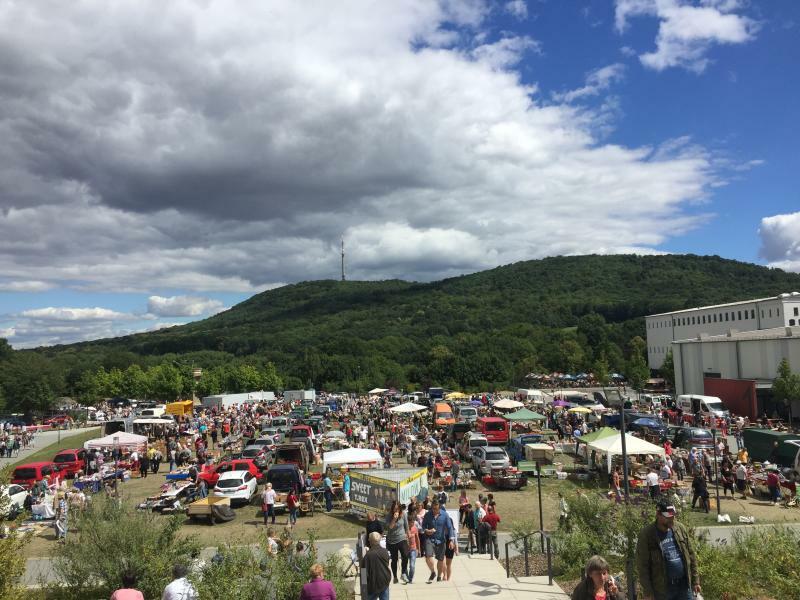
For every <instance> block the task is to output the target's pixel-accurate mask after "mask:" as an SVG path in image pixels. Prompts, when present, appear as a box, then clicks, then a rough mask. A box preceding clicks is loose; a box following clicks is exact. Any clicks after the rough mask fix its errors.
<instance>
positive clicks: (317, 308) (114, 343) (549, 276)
mask: <svg viewBox="0 0 800 600" xmlns="http://www.w3.org/2000/svg"><path fill="white" fill-rule="evenodd" d="M795 290H800V275H797V274H790V273H786V272H783V271H780V270H777V269H769V268H766V267H761V266H757V265H752V264H746V263H741V262H736V261H732V260H726V259H722V258H719V257H716V256H692V255H684V256H678V255H667V256H631V255H622V256H594V255H592V256H572V257H555V258H547V259H543V260H535V261H526V262H521V263H516V264H512V265H508V266H504V267H498V268H496V269H492V270H489V271H483V272H480V273H474V274H472V275H465V276H462V277H456V278H452V279H446V280H443V281H437V282H433V283H409V282H403V281H379V282H355V281H353V282H350V281H348V282H340V281H314V282H304V283H298V284H295V285H289V286H285V287H282V288H278V289H275V290H270V291H267V292H263V293H261V294H258V295H256V296H253V297H252V298H250V299H248V300H246V301H244V302H242V303H241V304H239V305H237V306H234V307H233V308H231V309H230V310H228V311H226V312H224V313H221V314H219V315H216V316H214V317H211V318H209V319H205V320H203V321H198V322H195V323H190V324H188V325H183V326H180V327H173V328H169V329H164V330H160V331H156V332H152V333H144V334H137V335H132V336H127V337H122V338H115V339H106V340H100V341H96V342H88V343H81V344H74V345H71V346H61V347H53V348H42V349H39V350H37V351H36V353H38V354H39V355H40V356H46V357H49V358H50V359H52V360H53V361H54V362H55V363H56V364H63V365H64V368H65V369H67V370H68V371H69V373H68V375H67V376H66V383H65V384H64V386H63V389H60V390H58V391H59V392H62V393H65V394H66V393H70V392H79V390H74V389H70V386H73V387H74V385H75V382H76V380H77V379H79V375H80V372H81V371H83V370H85V369H97V368H98V367H99V366H104V367H106V368H110V367H112V366H113V367H119V368H122V369H124V368H125V367H126V364H125V363H126V362H127V363H130V362H137V363H139V364H141V365H142V366H144V367H147V366H150V365H154V364H157V363H159V362H161V361H164V360H170V361H173V362H175V361H176V360H177V361H178V362H179V363H180V364H187V365H188V364H189V363H191V364H194V365H199V366H203V367H204V368H206V369H207V370H208V369H213V368H214V367H216V366H218V365H222V364H225V363H231V362H237V361H238V362H252V363H253V364H262V365H263V364H264V363H266V362H268V361H269V362H272V363H274V364H275V366H276V367H277V372H278V373H279V374H280V376H282V378H283V382H284V384H285V385H286V386H287V387H294V386H298V385H309V384H310V385H313V386H315V387H317V388H318V389H331V388H349V389H355V388H360V389H363V388H368V387H373V386H376V385H399V386H404V387H409V386H420V387H424V386H426V385H429V384H431V383H434V384H435V383H438V384H441V385H449V386H452V387H459V388H472V389H478V388H485V387H487V386H502V387H505V386H508V385H515V384H522V383H523V379H522V376H523V375H524V374H525V373H528V372H530V371H532V370H543V371H549V370H569V371H576V370H584V369H586V370H591V369H593V368H595V367H597V366H598V361H605V362H607V363H608V366H609V368H610V369H611V370H615V371H624V370H625V369H626V368H627V366H628V359H629V357H630V340H631V338H633V337H634V336H637V335H639V336H642V337H644V320H643V319H642V318H641V317H643V316H644V315H646V314H651V313H657V312H663V311H667V310H674V309H681V308H688V307H694V306H701V305H704V304H716V303H721V302H731V301H735V300H744V299H749V298H755V297H765V296H772V295H777V294H780V293H782V292H790V291H795ZM600 364H601V365H602V364H603V363H600Z"/></svg>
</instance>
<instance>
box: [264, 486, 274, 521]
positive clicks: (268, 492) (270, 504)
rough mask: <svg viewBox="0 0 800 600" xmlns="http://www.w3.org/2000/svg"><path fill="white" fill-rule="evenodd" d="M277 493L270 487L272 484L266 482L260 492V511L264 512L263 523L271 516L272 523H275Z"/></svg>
mask: <svg viewBox="0 0 800 600" xmlns="http://www.w3.org/2000/svg"><path fill="white" fill-rule="evenodd" d="M276 498H277V494H276V493H275V490H273V489H272V484H271V483H269V482H268V483H267V484H266V485H265V486H264V491H263V492H261V512H262V513H263V514H264V525H266V524H267V519H268V518H270V517H272V525H274V524H275V499H276Z"/></svg>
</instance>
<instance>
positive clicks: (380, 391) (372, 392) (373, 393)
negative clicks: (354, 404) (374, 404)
mask: <svg viewBox="0 0 800 600" xmlns="http://www.w3.org/2000/svg"><path fill="white" fill-rule="evenodd" d="M388 391H389V388H373V389H371V390H370V391H368V392H367V393H368V394H369V395H370V396H374V395H375V394H382V393H383V392H388Z"/></svg>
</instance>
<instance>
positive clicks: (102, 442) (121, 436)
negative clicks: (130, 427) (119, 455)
mask: <svg viewBox="0 0 800 600" xmlns="http://www.w3.org/2000/svg"><path fill="white" fill-rule="evenodd" d="M146 445H147V436H146V435H136V434H135V433H125V432H124V431H119V432H117V433H112V434H111V435H107V436H105V437H101V438H97V439H94V440H89V441H88V442H85V443H84V444H83V447H84V448H86V449H87V450H91V449H94V448H97V449H103V448H120V449H121V450H129V449H131V448H140V447H142V446H146Z"/></svg>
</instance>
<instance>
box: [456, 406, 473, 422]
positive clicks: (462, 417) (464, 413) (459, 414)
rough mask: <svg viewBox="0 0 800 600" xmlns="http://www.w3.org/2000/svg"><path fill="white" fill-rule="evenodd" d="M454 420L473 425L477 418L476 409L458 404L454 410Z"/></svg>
mask: <svg viewBox="0 0 800 600" xmlns="http://www.w3.org/2000/svg"><path fill="white" fill-rule="evenodd" d="M455 411H456V420H457V421H458V422H459V423H474V422H475V420H476V419H477V418H478V409H477V408H475V407H474V406H470V405H467V404H458V405H457V406H456V408H455Z"/></svg>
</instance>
